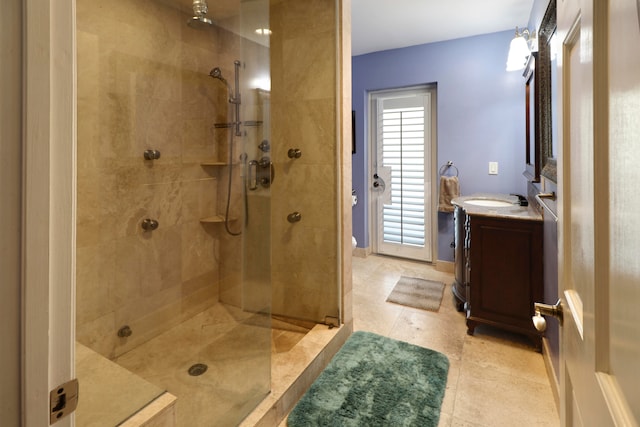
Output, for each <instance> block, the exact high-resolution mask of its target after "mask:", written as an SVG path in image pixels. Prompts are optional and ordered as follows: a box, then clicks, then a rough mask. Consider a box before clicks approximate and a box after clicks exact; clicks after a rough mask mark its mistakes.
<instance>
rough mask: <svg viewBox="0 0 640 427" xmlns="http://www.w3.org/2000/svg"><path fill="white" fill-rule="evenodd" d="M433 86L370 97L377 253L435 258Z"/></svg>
mask: <svg viewBox="0 0 640 427" xmlns="http://www.w3.org/2000/svg"><path fill="white" fill-rule="evenodd" d="M434 95H435V93H434V90H433V88H428V87H420V88H409V89H403V90H396V91H384V92H376V93H373V94H372V95H371V103H370V106H371V116H370V117H371V119H370V120H371V124H372V126H371V130H372V132H371V142H372V145H371V151H370V152H371V153H373V154H372V156H371V158H372V165H371V177H370V179H371V181H370V182H371V186H370V188H371V195H372V198H371V200H372V201H373V203H374V205H373V206H372V209H371V212H372V214H373V221H372V224H373V233H372V235H373V239H374V252H376V253H380V254H385V255H393V256H397V257H402V258H411V259H417V260H421V261H429V262H430V261H431V260H432V258H433V255H432V252H433V248H432V247H433V235H434V233H433V221H432V218H433V215H432V198H431V195H432V194H433V188H432V184H433V180H432V170H433V167H432V164H431V159H432V157H433V156H432V153H431V152H432V135H433V124H432V105H433V101H434Z"/></svg>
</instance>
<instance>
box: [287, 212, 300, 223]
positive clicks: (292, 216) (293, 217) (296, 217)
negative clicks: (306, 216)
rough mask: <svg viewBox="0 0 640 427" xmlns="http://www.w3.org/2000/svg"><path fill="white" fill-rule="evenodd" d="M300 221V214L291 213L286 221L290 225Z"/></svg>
mask: <svg viewBox="0 0 640 427" xmlns="http://www.w3.org/2000/svg"><path fill="white" fill-rule="evenodd" d="M301 219H302V214H300V212H292V213H290V214H289V215H287V221H289V222H290V223H292V224H293V223H294V222H299V221H300V220H301Z"/></svg>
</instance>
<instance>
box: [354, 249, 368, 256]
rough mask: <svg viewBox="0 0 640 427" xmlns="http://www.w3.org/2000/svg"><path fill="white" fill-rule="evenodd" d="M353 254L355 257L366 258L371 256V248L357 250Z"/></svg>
mask: <svg viewBox="0 0 640 427" xmlns="http://www.w3.org/2000/svg"><path fill="white" fill-rule="evenodd" d="M352 254H353V256H354V257H358V258H366V257H367V256H369V255H370V254H371V248H355V249H354V250H353V252H352Z"/></svg>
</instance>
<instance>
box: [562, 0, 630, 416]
mask: <svg viewBox="0 0 640 427" xmlns="http://www.w3.org/2000/svg"><path fill="white" fill-rule="evenodd" d="M609 6H610V8H609ZM636 8H637V5H636V0H611V1H609V2H607V1H603V0H564V1H558V36H559V37H558V38H559V41H560V42H561V44H562V46H561V55H562V58H561V59H560V60H559V61H558V65H559V73H560V83H561V101H560V105H561V106H562V118H561V126H562V127H561V129H562V148H561V149H562V154H561V156H562V163H561V165H560V174H559V185H560V200H559V201H560V223H559V243H560V250H559V269H560V271H559V276H560V277H559V278H560V293H561V298H562V302H563V306H564V324H563V327H562V331H561V345H562V350H561V358H560V377H561V378H560V384H561V399H560V400H561V418H562V423H563V425H566V426H614V425H617V426H637V425H638V420H640V370H639V369H638V360H639V359H638V356H639V355H640V329H639V328H640V326H639V325H640V315H639V314H638V309H637V303H638V301H639V300H640V287H639V285H638V284H639V283H640V263H639V262H638V258H637V255H638V247H639V246H638V242H639V241H640V239H639V237H640V233H639V232H638V230H639V228H638V225H637V220H636V218H635V216H636V215H635V214H636V213H637V212H638V209H639V208H640V203H639V202H638V196H637V189H636V187H637V186H638V185H639V184H640V174H639V173H638V164H640V163H639V162H640V144H639V143H638V137H639V136H640V125H639V124H638V117H640V74H639V73H638V70H639V69H640V31H639V28H638V11H637V9H636ZM607 51H608V52H607ZM607 54H609V55H610V61H611V63H610V64H609V63H608V59H607ZM608 78H610V80H608Z"/></svg>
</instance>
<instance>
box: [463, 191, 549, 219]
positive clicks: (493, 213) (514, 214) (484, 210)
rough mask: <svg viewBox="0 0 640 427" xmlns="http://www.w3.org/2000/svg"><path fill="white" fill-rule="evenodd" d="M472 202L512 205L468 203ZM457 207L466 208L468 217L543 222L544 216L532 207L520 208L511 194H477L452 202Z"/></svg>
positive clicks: (517, 201) (515, 197) (516, 198)
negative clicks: (506, 204)
mask: <svg viewBox="0 0 640 427" xmlns="http://www.w3.org/2000/svg"><path fill="white" fill-rule="evenodd" d="M470 200H487V201H488V200H498V201H502V202H508V203H510V204H511V205H510V206H505V207H493V206H478V205H474V204H470V203H467V202H468V201H470ZM451 203H452V204H453V205H455V206H461V207H462V208H464V210H465V212H466V213H467V214H468V215H471V216H473V215H479V216H490V217H495V218H512V219H523V220H529V221H542V215H541V214H540V212H538V211H537V210H536V209H535V208H533V207H532V206H531V205H529V206H520V204H519V200H518V197H517V196H512V195H510V194H492V193H475V194H472V195H470V196H461V197H456V198H455V199H453V200H452V201H451Z"/></svg>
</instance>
